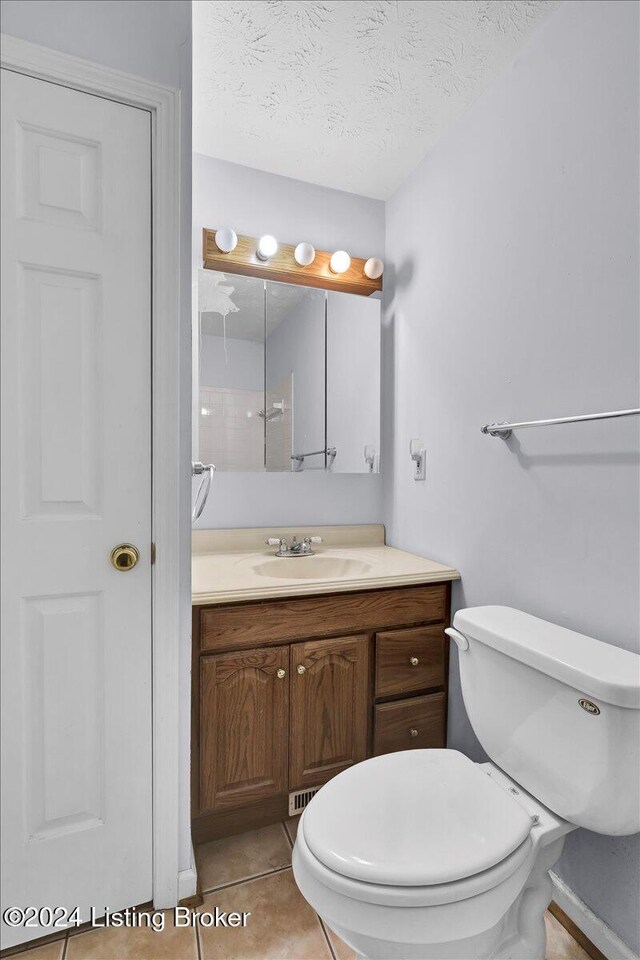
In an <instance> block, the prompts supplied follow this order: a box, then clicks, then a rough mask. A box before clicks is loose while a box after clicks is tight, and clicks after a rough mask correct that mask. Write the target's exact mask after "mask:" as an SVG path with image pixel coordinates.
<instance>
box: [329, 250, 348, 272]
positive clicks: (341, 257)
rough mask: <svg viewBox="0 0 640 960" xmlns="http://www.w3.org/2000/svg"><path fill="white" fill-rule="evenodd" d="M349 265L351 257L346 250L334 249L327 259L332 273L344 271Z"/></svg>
mask: <svg viewBox="0 0 640 960" xmlns="http://www.w3.org/2000/svg"><path fill="white" fill-rule="evenodd" d="M350 266H351V257H350V256H349V254H348V253H347V251H346V250H336V252H335V253H334V254H333V255H332V257H331V260H330V261H329V268H330V270H331V272H332V273H346V272H347V270H348V269H349V267H350Z"/></svg>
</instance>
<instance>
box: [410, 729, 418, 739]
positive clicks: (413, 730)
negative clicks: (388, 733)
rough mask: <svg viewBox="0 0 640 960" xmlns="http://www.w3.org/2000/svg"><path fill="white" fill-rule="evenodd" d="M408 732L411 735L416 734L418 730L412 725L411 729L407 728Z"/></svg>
mask: <svg viewBox="0 0 640 960" xmlns="http://www.w3.org/2000/svg"><path fill="white" fill-rule="evenodd" d="M409 733H410V734H411V736H412V737H417V736H418V731H417V730H416V728H415V727H412V728H411V730H409Z"/></svg>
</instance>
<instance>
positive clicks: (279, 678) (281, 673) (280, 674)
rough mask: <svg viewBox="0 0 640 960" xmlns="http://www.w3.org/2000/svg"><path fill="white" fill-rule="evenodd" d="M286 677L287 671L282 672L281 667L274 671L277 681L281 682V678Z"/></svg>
mask: <svg viewBox="0 0 640 960" xmlns="http://www.w3.org/2000/svg"><path fill="white" fill-rule="evenodd" d="M286 675H287V671H286V670H284V669H283V668H282V667H280V668H279V669H278V670H277V671H276V676H277V678H278V680H282V678H283V677H286Z"/></svg>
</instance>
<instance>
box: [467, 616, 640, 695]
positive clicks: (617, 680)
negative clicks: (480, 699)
mask: <svg viewBox="0 0 640 960" xmlns="http://www.w3.org/2000/svg"><path fill="white" fill-rule="evenodd" d="M453 625H454V627H455V628H456V630H459V631H460V633H462V634H464V636H465V637H466V638H467V639H468V640H470V639H474V640H477V641H479V642H480V643H483V644H485V645H486V646H488V647H493V648H494V649H495V650H499V651H500V652H501V653H504V654H506V655H507V656H509V657H512V658H513V659H514V660H519V661H520V662H521V663H525V664H526V665H527V666H529V667H533V668H534V669H535V670H539V671H540V672H541V673H545V674H546V675H547V676H549V677H553V678H554V679H556V680H559V681H561V682H562V683H564V684H567V685H568V686H571V687H573V688H574V689H575V690H576V691H578V692H579V693H582V694H586V695H587V696H589V697H593V698H595V699H596V700H601V701H603V702H604V703H610V704H613V705H615V706H618V707H628V708H630V709H634V710H638V709H640V656H638V654H636V653H631V651H629V650H623V649H621V648H620V647H614V646H612V645H611V644H609V643H603V642H602V641H601V640H596V639H595V638H594V637H587V636H585V635H584V634H582V633H576V632H575V631H574V630H568V629H567V628H566V627H560V626H558V625H557V624H555V623H549V622H548V621H547V620H540V619H539V618H538V617H532V616H531V615H530V614H528V613H524V612H523V611H522V610H515V609H514V608H513V607H500V606H488V607H469V608H467V609H466V610H458V612H457V613H456V615H455V617H454V619H453ZM461 655H462V656H464V655H465V654H464V653H463V654H461Z"/></svg>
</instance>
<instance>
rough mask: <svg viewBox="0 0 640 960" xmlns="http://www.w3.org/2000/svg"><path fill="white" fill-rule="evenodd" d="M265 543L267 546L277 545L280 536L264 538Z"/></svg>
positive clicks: (278, 544)
mask: <svg viewBox="0 0 640 960" xmlns="http://www.w3.org/2000/svg"><path fill="white" fill-rule="evenodd" d="M265 543H266V545H267V546H268V547H279V546H280V537H269V538H268V539H267V540H265Z"/></svg>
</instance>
